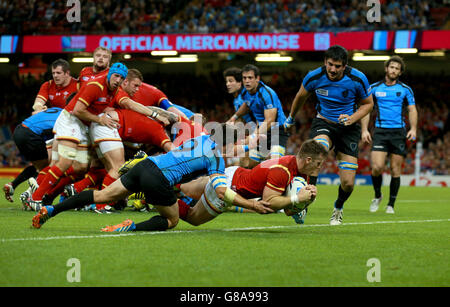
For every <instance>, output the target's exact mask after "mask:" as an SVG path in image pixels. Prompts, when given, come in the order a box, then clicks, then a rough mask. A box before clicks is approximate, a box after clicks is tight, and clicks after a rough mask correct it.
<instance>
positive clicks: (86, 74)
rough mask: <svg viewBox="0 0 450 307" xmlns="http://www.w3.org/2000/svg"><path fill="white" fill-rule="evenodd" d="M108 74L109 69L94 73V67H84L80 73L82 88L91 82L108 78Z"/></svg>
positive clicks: (79, 78) (79, 79)
mask: <svg viewBox="0 0 450 307" xmlns="http://www.w3.org/2000/svg"><path fill="white" fill-rule="evenodd" d="M108 72H109V67H108V68H106V69H104V70H102V71H99V72H95V71H94V66H88V67H84V68H83V69H82V70H81V71H80V75H79V76H78V82H80V87H81V86H83V85H86V84H87V83H88V82H89V81H93V80H94V79H97V78H101V77H106V76H107V75H108Z"/></svg>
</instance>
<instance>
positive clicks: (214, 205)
mask: <svg viewBox="0 0 450 307" xmlns="http://www.w3.org/2000/svg"><path fill="white" fill-rule="evenodd" d="M237 168H238V166H231V167H227V168H226V169H225V175H226V176H227V188H230V187H231V182H232V181H233V176H234V173H235V172H236V169H237ZM200 200H201V201H202V204H203V206H204V207H205V209H206V211H208V213H209V214H211V215H212V216H218V215H219V214H221V213H222V212H224V211H225V208H226V207H227V205H226V204H225V202H224V201H223V200H221V199H220V198H219V197H218V196H217V193H216V190H215V189H214V188H213V185H212V184H211V179H209V181H208V183H207V184H206V187H205V190H204V191H203V194H202V197H201V198H200Z"/></svg>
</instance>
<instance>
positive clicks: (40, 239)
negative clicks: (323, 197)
mask: <svg viewBox="0 0 450 307" xmlns="http://www.w3.org/2000/svg"><path fill="white" fill-rule="evenodd" d="M435 222H450V219H440V220H418V221H375V222H361V223H345V224H342V225H340V226H331V225H330V224H313V225H302V226H299V225H290V226H263V227H245V228H230V229H193V230H170V231H151V232H130V233H117V234H101V235H100V234H99V235H89V236H60V237H36V238H11V239H1V240H0V242H1V243H8V242H17V241H49V240H64V239H96V238H111V237H113V238H117V237H128V236H138V235H140V236H145V235H162V234H176V233H190V232H192V233H197V232H214V231H230V232H231V231H247V230H264V229H283V228H299V229H301V228H305V227H307V228H309V227H343V226H352V225H375V224H407V223H435Z"/></svg>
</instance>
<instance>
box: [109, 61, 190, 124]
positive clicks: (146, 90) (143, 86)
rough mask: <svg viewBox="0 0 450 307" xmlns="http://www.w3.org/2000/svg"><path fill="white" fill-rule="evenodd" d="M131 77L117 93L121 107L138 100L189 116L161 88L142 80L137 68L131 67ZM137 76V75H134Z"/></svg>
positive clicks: (147, 104) (182, 115) (146, 104)
mask: <svg viewBox="0 0 450 307" xmlns="http://www.w3.org/2000/svg"><path fill="white" fill-rule="evenodd" d="M129 74H130V77H129V78H126V79H125V81H124V82H123V84H122V87H121V89H120V90H119V93H118V94H117V102H118V103H119V105H120V106H121V107H124V108H129V107H127V104H129V103H130V101H135V102H138V103H140V104H142V105H144V106H155V107H159V108H161V109H164V110H167V111H170V112H173V113H175V114H177V115H179V116H180V117H185V118H189V116H187V115H186V114H184V113H183V112H182V111H181V110H179V109H178V108H177V107H176V105H174V104H172V103H171V102H170V101H169V99H168V98H167V96H166V94H164V93H163V92H162V91H161V90H159V89H157V88H156V87H155V86H153V85H150V84H148V83H145V82H142V81H143V80H144V78H143V77H142V74H141V73H140V71H139V70H137V69H130V71H129ZM134 76H136V77H134Z"/></svg>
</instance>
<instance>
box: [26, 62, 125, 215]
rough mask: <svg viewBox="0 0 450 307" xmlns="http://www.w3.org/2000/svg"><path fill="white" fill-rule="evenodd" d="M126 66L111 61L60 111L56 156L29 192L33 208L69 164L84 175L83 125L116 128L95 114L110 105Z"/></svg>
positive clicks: (86, 160)
mask: <svg viewBox="0 0 450 307" xmlns="http://www.w3.org/2000/svg"><path fill="white" fill-rule="evenodd" d="M127 73H128V69H127V67H126V66H125V65H123V64H122V63H115V64H114V65H112V66H111V68H110V69H109V72H108V75H107V76H105V77H102V78H98V79H95V80H94V81H91V82H88V83H87V84H86V85H85V86H83V87H82V88H81V90H80V91H79V92H78V93H77V94H76V95H75V97H73V98H72V100H71V101H70V102H69V104H68V105H67V106H66V107H65V109H64V110H63V111H62V112H61V115H60V116H59V117H58V119H57V120H56V123H55V127H54V131H55V140H56V143H57V144H56V150H55V149H54V150H53V152H52V155H53V154H56V155H57V157H52V160H53V161H55V163H54V164H53V166H52V167H51V168H50V169H49V170H48V173H47V174H46V175H45V177H44V178H43V180H42V182H41V184H40V185H39V187H38V188H37V189H36V191H34V192H33V195H32V197H31V199H30V200H29V204H30V206H31V207H32V208H34V209H35V210H37V209H38V208H39V207H40V206H41V205H42V198H43V196H44V195H45V194H46V193H47V192H49V191H50V190H51V189H52V188H53V187H54V186H55V185H56V184H57V182H58V180H59V179H60V178H61V176H63V174H64V172H65V171H67V170H68V169H69V168H70V167H72V165H73V169H74V172H75V173H79V174H80V173H82V174H84V173H85V171H86V169H87V167H88V163H89V155H88V146H89V145H90V141H89V136H88V129H87V127H88V126H89V125H90V123H91V122H96V123H98V124H100V125H103V126H108V127H110V128H117V122H116V121H115V120H113V119H112V118H110V117H107V116H99V114H101V113H102V112H103V111H104V110H105V109H106V108H107V107H111V106H112V104H113V98H114V96H115V94H116V93H117V90H118V88H119V86H120V84H121V83H122V82H123V80H124V79H125V78H126V76H127Z"/></svg>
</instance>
